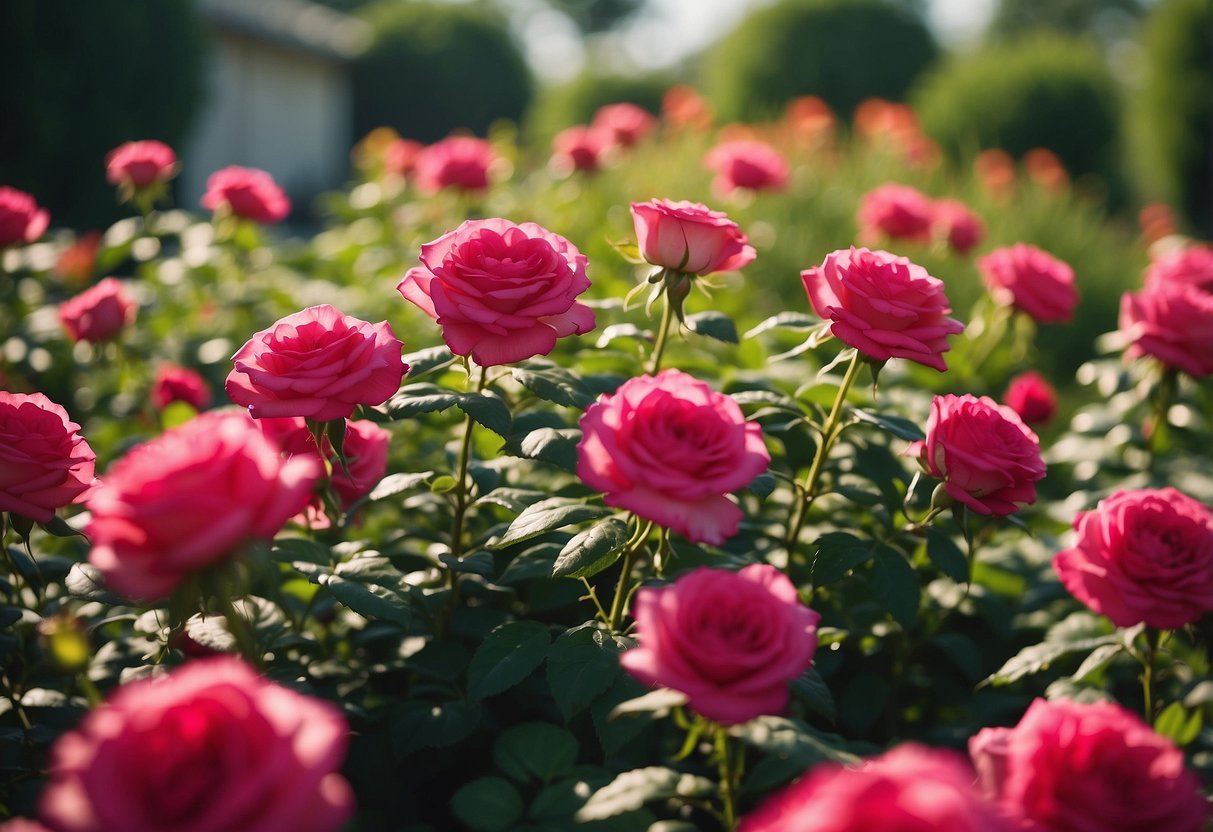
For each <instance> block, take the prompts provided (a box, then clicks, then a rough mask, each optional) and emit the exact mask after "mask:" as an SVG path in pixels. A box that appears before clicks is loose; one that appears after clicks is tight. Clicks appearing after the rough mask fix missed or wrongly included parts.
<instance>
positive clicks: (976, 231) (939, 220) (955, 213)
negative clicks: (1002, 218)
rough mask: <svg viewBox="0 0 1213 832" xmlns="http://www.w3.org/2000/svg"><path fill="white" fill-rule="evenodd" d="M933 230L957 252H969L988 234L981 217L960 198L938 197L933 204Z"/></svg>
mask: <svg viewBox="0 0 1213 832" xmlns="http://www.w3.org/2000/svg"><path fill="white" fill-rule="evenodd" d="M931 231H932V233H933V234H934V235H935V236H936V237H938V238H940V239H942V240H946V241H947V243H948V245H949V246H950V247H951V248H952V250H953V251H955V252H956V253H957V254H968V253H969V252H970V251H972V250H973V248H974V247H975V246H976V245H977V244H978V243H980V242H981V241H982V239H983V238H984V237H985V236H986V227H985V225H983V224H982V222H981V218H980V217H978V216H977V215H976V214H974V213H973V212H972V211H971V210H970V209H969V206H967V205H965V204H964V203H963V202H961V201H960V200H959V199H938V200H936V201H935V202H934V203H932V205H931Z"/></svg>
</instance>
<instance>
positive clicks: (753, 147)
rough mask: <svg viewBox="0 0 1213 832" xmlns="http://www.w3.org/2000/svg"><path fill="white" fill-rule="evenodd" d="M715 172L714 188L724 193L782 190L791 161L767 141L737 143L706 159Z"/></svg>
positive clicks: (714, 150) (716, 150)
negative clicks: (742, 190) (738, 190)
mask: <svg viewBox="0 0 1213 832" xmlns="http://www.w3.org/2000/svg"><path fill="white" fill-rule="evenodd" d="M703 163H704V166H705V167H707V168H708V170H711V171H715V173H716V179H715V180H714V181H713V183H712V185H713V187H714V188H715V189H716V190H717V191H718V192H720V193H722V194H730V193H732V192H733V191H735V190H737V189H738V188H742V189H745V190H748V191H782V190H783V189H784V188H786V187H787V186H788V162H787V160H786V159H784V158H783V154H781V153H780V152H779V151H778V150H776V149H775V148H773V147H771V146H770V145H769V144H767V143H766V142H759V141H745V140H737V141H730V142H723V143H721V144H718V145H716V146H715V147H714V148H712V149H711V150H710V151H708V154H707V155H706V156H705V157H704V160H703Z"/></svg>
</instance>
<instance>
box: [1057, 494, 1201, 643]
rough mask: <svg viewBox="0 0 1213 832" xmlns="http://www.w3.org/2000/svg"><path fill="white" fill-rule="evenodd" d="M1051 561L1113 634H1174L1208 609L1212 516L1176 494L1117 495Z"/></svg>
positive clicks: (1079, 523)
mask: <svg viewBox="0 0 1213 832" xmlns="http://www.w3.org/2000/svg"><path fill="white" fill-rule="evenodd" d="M1074 528H1075V530H1076V531H1077V537H1076V540H1075V541H1074V545H1073V546H1072V547H1071V548H1069V549H1066V550H1064V551H1062V552H1059V553H1058V554H1057V556H1056V557H1055V558H1054V559H1053V568H1054V569H1055V570H1056V571H1057V574H1058V576H1059V577H1060V578H1061V582H1062V583H1063V584H1065V585H1066V589H1068V590H1070V592H1071V593H1072V594H1073V595H1074V597H1076V598H1077V599H1078V600H1080V601H1082V602H1083V603H1084V604H1086V605H1087V606H1088V607H1090V608H1091V609H1093V610H1095V611H1096V612H1097V613H1099V614H1101V615H1106V616H1107V617H1108V618H1110V619H1111V620H1112V623H1113V624H1116V625H1117V626H1118V627H1132V626H1134V625H1135V624H1140V623H1143V622H1144V623H1145V624H1147V625H1148V626H1150V627H1159V628H1162V629H1173V628H1176V627H1182V626H1184V625H1185V624H1191V623H1193V622H1194V621H1196V620H1197V619H1198V618H1200V617H1201V616H1202V615H1203V614H1204V613H1206V612H1209V611H1210V610H1213V512H1211V511H1210V510H1209V508H1208V507H1207V506H1205V505H1204V504H1202V503H1200V502H1197V501H1196V500H1194V499H1192V498H1191V497H1188V496H1186V495H1184V494H1181V493H1180V492H1178V491H1176V490H1175V489H1174V488H1158V489H1155V488H1145V489H1141V490H1137V491H1117V492H1116V493H1115V494H1113V495H1112V496H1110V497H1108V498H1107V499H1104V500H1101V501H1100V502H1099V505H1098V506H1097V507H1096V508H1095V510H1094V511H1086V512H1083V513H1081V514H1079V515H1078V517H1077V518H1076V519H1075V521H1074Z"/></svg>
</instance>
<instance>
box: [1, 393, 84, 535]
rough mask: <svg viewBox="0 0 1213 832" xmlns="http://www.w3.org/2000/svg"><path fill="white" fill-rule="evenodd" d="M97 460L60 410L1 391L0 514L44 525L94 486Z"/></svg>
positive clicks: (35, 396)
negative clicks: (15, 515) (0, 462)
mask: <svg viewBox="0 0 1213 832" xmlns="http://www.w3.org/2000/svg"><path fill="white" fill-rule="evenodd" d="M96 459H97V455H96V454H94V453H93V449H92V448H90V447H89V444H88V442H86V441H85V439H84V437H83V436H81V435H80V426H79V425H78V424H76V423H75V422H73V421H72V420H71V419H70V418H69V417H68V415H67V411H66V410H64V409H63V408H62V407H61V406H59V405H57V404H55V403H54V402H52V401H51V400H50V399H48V398H47V397H46V396H44V395H42V394H41V393H9V392H6V391H3V390H0V461H2V463H3V464H0V511H8V512H12V513H14V514H19V515H21V516H22V517H28V518H30V519H31V520H35V521H37V522H39V523H45V522H47V521H49V520H50V519H51V518H52V517H54V515H55V511H56V509H60V508H62V507H63V506H66V505H70V504H71V503H74V502H77V501H79V500H81V499H82V498H83V497H84V496H85V495H86V494H87V493H88V491H89V489H90V488H92V487H93V484H94V482H95V477H94V476H93V472H94V467H95V465H96Z"/></svg>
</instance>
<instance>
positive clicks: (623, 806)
mask: <svg viewBox="0 0 1213 832" xmlns="http://www.w3.org/2000/svg"><path fill="white" fill-rule="evenodd" d="M715 793H716V784H715V783H714V782H712V781H711V780H709V779H708V778H706V777H699V776H696V775H693V774H686V773H684V772H681V771H676V770H674V769H672V768H665V767H663V766H649V767H648V768H638V769H633V770H632V771H625V772H623V773H622V774H620V775H619V776H618V777H616V778H615V779H614V780H612V781H611V782H610V783H607V784H606V785H605V786H603V787H602V788H601V789H599V790H598V791H596V792H594V793H593V794H592V795H590V799H589V800H587V801H586V803H585V805H584V806H582V807H581V809H580V811H578V812H577V814H576V816H575V817H576V820H578V821H579V822H585V821H591V820H602V819H603V818H609V817H611V816H613V815H618V814H622V813H623V812H630V811H632V810H634V809H639V808H640V807H641V806H643V805H644V804H645V803H647V802H648V801H650V800H666V799H668V798H671V797H683V798H693V797H708V796H709V795H713V794H715Z"/></svg>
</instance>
